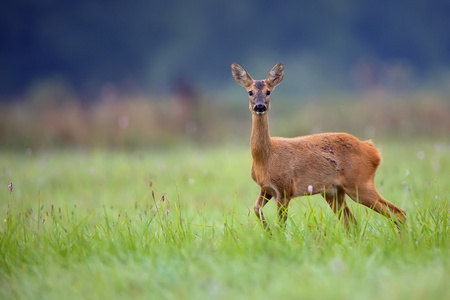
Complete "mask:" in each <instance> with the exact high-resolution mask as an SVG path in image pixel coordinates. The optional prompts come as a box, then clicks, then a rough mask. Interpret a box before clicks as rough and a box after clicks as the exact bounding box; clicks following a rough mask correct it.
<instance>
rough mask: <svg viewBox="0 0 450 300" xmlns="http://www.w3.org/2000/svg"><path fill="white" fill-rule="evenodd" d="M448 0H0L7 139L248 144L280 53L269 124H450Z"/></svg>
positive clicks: (361, 131)
mask: <svg viewBox="0 0 450 300" xmlns="http://www.w3.org/2000/svg"><path fill="white" fill-rule="evenodd" d="M449 16H450V2H449V1H447V0H429V1H406V0H403V1H402V0H369V1H358V0H339V1H336V0H317V1H261V0H248V1H240V0H229V1H214V0H212V1H211V0H191V1H182V0H168V1H140V0H137V1H128V2H124V1H119V0H110V1H100V0H90V1H85V0H80V1H56V0H19V1H12V0H11V1H10V0H6V1H3V2H2V9H1V11H0V44H1V47H0V66H1V67H0V147H1V148H2V149H5V148H10V149H27V151H34V150H42V149H47V148H51V147H79V148H96V147H100V148H120V149H132V148H140V147H150V148H160V147H167V146H171V145H177V144H180V143H181V144H184V143H192V144H194V145H197V144H220V143H237V144H241V143H247V142H248V139H249V136H250V126H251V121H250V113H249V111H248V104H247V97H246V94H245V91H244V90H243V88H242V87H240V86H238V85H237V84H236V83H235V82H234V80H233V78H232V76H231V71H230V64H231V63H232V62H234V61H235V62H237V63H239V64H240V65H242V66H243V67H244V68H246V70H247V71H249V73H250V74H251V75H252V76H253V77H254V78H255V79H263V78H265V77H266V75H267V72H268V71H269V70H270V68H271V67H272V66H273V65H275V64H276V63H278V62H283V63H284V64H285V68H286V72H285V80H284V82H283V83H282V85H280V86H279V87H278V88H277V91H276V93H275V94H274V97H273V99H272V102H276V104H273V105H272V111H271V117H270V118H271V132H272V134H274V135H285V136H295V135H302V134H309V133H314V132H320V131H348V132H350V133H352V134H355V135H357V136H358V137H360V138H376V137H379V136H383V137H386V136H391V137H396V138H398V137H405V138H415V137H417V136H424V137H429V136H431V137H444V138H445V137H447V136H448V134H450V121H449V119H450V118H449V117H448V115H449V112H450V34H449V30H450V17H449Z"/></svg>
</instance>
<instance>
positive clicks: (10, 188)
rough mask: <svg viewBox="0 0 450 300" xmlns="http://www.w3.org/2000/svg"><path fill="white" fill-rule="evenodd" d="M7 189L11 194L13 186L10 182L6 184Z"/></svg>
mask: <svg viewBox="0 0 450 300" xmlns="http://www.w3.org/2000/svg"><path fill="white" fill-rule="evenodd" d="M8 188H9V192H10V193H12V190H13V184H12V182H10V183H9V184H8Z"/></svg>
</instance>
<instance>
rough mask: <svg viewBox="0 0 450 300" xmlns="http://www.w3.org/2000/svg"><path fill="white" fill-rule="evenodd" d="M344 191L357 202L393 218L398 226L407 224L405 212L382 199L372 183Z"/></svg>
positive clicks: (346, 188) (347, 188)
mask: <svg viewBox="0 0 450 300" xmlns="http://www.w3.org/2000/svg"><path fill="white" fill-rule="evenodd" d="M344 189H345V192H346V193H347V195H349V196H350V198H352V199H353V200H354V201H355V202H358V203H361V204H363V205H365V206H367V207H369V208H371V209H373V210H374V211H376V212H377V213H380V214H382V215H383V216H385V217H388V218H393V219H394V221H395V223H396V225H399V224H403V223H405V222H406V213H405V211H404V210H403V209H401V208H399V207H397V206H396V205H394V204H392V203H391V202H389V201H388V200H386V199H384V198H383V197H381V195H380V194H379V193H378V191H377V190H376V188H375V186H374V184H373V183H372V182H369V183H366V184H363V185H361V186H354V187H353V186H349V187H345V188H344Z"/></svg>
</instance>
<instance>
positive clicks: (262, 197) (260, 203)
mask: <svg viewBox="0 0 450 300" xmlns="http://www.w3.org/2000/svg"><path fill="white" fill-rule="evenodd" d="M270 199H272V195H270V194H267V193H266V192H264V191H263V190H261V192H260V193H259V196H258V199H256V203H255V205H254V206H253V209H254V210H255V214H256V216H257V217H258V219H259V220H260V221H261V223H262V225H263V227H264V229H269V226H268V225H267V221H266V218H265V217H264V214H263V212H262V208H263V207H264V205H266V204H267V202H269V200H270Z"/></svg>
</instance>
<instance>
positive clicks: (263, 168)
mask: <svg viewBox="0 0 450 300" xmlns="http://www.w3.org/2000/svg"><path fill="white" fill-rule="evenodd" d="M231 68H232V74H233V77H234V78H235V80H236V82H237V83H239V84H240V85H242V86H244V87H245V88H246V89H247V91H248V92H250V93H249V106H250V111H251V112H252V134H251V153H252V157H253V164H252V173H251V174H252V178H253V180H254V181H255V182H256V183H257V184H258V185H259V186H260V187H261V192H260V194H259V197H258V199H257V200H256V203H255V206H254V210H255V213H256V215H257V216H258V218H259V219H260V220H261V222H262V223H263V225H264V227H265V228H268V225H267V222H266V219H265V218H264V214H263V213H262V208H263V207H264V205H265V204H266V203H267V202H268V201H269V200H270V199H271V198H272V197H274V198H275V201H276V203H277V207H278V218H279V221H280V223H281V224H282V225H283V224H284V223H285V221H286V218H287V209H288V206H289V202H290V201H291V199H292V198H294V197H298V196H304V195H306V194H319V193H320V194H322V196H323V197H324V198H325V200H326V201H327V202H328V204H329V205H330V207H331V208H332V209H333V211H334V212H335V213H337V214H338V216H339V218H342V217H343V219H344V222H345V225H346V227H348V226H349V223H354V224H356V220H355V218H354V217H353V215H352V213H351V212H350V209H349V207H348V206H347V204H346V201H345V194H347V195H348V196H350V198H351V199H353V200H354V201H356V202H358V203H361V204H363V205H365V206H367V207H369V208H371V209H373V210H375V211H376V212H378V213H381V214H383V215H384V216H387V217H393V218H394V220H395V221H396V223H397V224H399V223H404V222H405V221H406V214H405V212H404V211H403V210H402V209H400V208H398V207H397V206H395V205H394V204H392V203H391V202H389V201H387V200H386V199H384V198H383V197H381V196H380V195H379V194H378V192H377V190H376V189H375V185H374V177H375V172H376V169H377V167H378V165H379V164H380V161H381V156H380V152H379V151H378V149H376V148H375V147H374V145H373V144H372V142H371V141H366V142H363V141H360V140H358V139H357V138H355V137H354V136H352V135H350V134H347V133H321V134H314V135H308V136H302V137H297V138H281V137H270V134H269V122H268V114H267V113H268V111H269V110H270V95H271V92H272V91H273V89H274V88H275V86H276V85H278V84H279V83H280V82H281V81H282V80H283V76H284V66H283V64H281V63H280V64H277V65H275V66H274V67H273V68H272V70H271V71H270V72H269V75H268V76H267V78H266V79H265V80H263V81H262V80H258V81H255V80H253V79H252V78H251V76H250V75H249V74H248V73H247V72H246V71H245V70H244V69H243V68H242V67H241V66H239V65H238V64H236V63H233V64H232V66H231ZM268 91H269V93H268ZM258 105H259V106H260V108H259V109H260V110H264V111H263V112H261V111H259V110H258V109H257V108H256V107H257V106H258ZM261 105H262V106H263V108H261ZM308 186H311V187H312V190H310V191H308Z"/></svg>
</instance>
